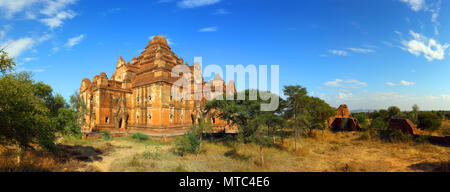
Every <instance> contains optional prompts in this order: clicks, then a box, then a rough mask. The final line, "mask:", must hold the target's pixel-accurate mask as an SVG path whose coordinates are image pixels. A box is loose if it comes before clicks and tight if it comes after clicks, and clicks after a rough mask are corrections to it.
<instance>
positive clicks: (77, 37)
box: [64, 34, 85, 48]
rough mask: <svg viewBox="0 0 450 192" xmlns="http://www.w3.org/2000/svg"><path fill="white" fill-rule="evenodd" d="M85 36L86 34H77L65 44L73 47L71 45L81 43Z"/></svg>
mask: <svg viewBox="0 0 450 192" xmlns="http://www.w3.org/2000/svg"><path fill="white" fill-rule="evenodd" d="M84 37H85V35H84V34H82V35H79V36H76V37H72V38H70V39H69V40H67V43H66V44H64V46H65V47H68V48H71V47H73V46H75V45H77V44H78V43H80V42H81V40H83V39H84Z"/></svg>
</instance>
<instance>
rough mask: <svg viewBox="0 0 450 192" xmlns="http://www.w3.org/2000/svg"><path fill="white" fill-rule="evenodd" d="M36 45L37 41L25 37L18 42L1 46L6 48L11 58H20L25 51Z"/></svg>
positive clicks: (8, 42)
mask: <svg viewBox="0 0 450 192" xmlns="http://www.w3.org/2000/svg"><path fill="white" fill-rule="evenodd" d="M34 44H35V41H34V40H33V39H32V38H31V37H24V38H20V39H17V40H9V41H7V42H5V43H3V44H1V45H0V47H2V48H3V47H4V48H5V50H6V52H8V54H9V56H11V57H18V56H19V55H21V54H22V53H23V52H24V51H26V50H29V49H31V48H32V47H33V46H34Z"/></svg>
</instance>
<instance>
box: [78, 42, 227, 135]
mask: <svg viewBox="0 0 450 192" xmlns="http://www.w3.org/2000/svg"><path fill="white" fill-rule="evenodd" d="M176 65H185V66H187V67H188V68H189V69H190V73H191V75H192V77H193V78H192V80H190V82H191V85H192V86H191V93H192V94H191V99H185V98H183V99H182V100H179V99H174V96H173V95H172V92H171V89H172V86H173V85H174V84H175V82H176V81H177V80H178V79H180V78H182V77H172V76H171V72H172V69H173V67H175V66H176ZM196 71H197V72H196ZM198 71H201V69H200V65H198V64H197V63H196V64H194V65H192V66H189V65H188V63H187V62H184V61H183V59H182V58H179V57H178V56H176V55H175V54H174V53H173V52H172V51H171V48H170V47H169V46H168V44H167V41H166V39H165V38H164V37H162V36H155V37H154V38H153V39H152V40H151V41H150V43H149V44H148V46H147V47H146V48H145V50H144V51H143V52H142V53H141V55H140V56H138V57H137V58H136V57H135V58H133V59H132V61H131V62H129V61H128V62H125V61H124V60H123V59H122V57H120V58H119V61H118V62H117V65H116V71H115V73H114V74H113V75H112V76H111V78H108V77H107V75H106V74H105V73H100V75H96V76H95V77H94V79H93V81H92V82H91V80H89V79H83V81H82V83H81V87H80V98H81V100H82V101H83V103H85V107H84V109H86V110H85V117H84V120H83V126H82V132H84V133H90V132H100V131H109V132H112V133H135V132H140V133H146V134H148V135H155V136H158V135H159V136H160V135H167V136H171V135H180V134H183V133H184V132H185V131H186V130H187V129H188V128H190V127H191V126H192V125H193V124H194V122H196V121H198V120H199V119H200V118H202V117H203V118H207V119H205V121H206V122H210V123H211V125H212V126H213V127H214V128H215V131H229V130H231V129H233V128H230V126H228V125H227V124H226V122H224V121H222V120H221V119H218V118H214V115H212V114H207V115H202V112H203V111H202V109H201V106H202V104H204V103H205V102H206V100H205V97H203V96H201V95H200V96H201V99H200V100H194V95H195V93H201V91H202V88H203V87H206V86H208V85H209V86H210V87H213V90H214V89H215V88H223V92H226V91H227V90H228V93H234V92H235V89H234V82H232V81H231V82H230V83H228V85H225V82H224V81H223V80H222V78H221V77H220V76H218V75H216V76H215V77H214V79H213V80H211V81H210V82H205V81H204V80H203V77H202V75H201V72H198ZM184 75H186V74H184ZM194 77H197V78H194ZM194 79H197V81H195V80H194ZM213 82H215V83H214V86H211V85H212V84H213ZM194 83H197V85H200V86H197V87H198V88H197V89H194V87H195V86H194ZM218 84H221V85H222V86H217V87H216V85H218ZM227 88H228V89H227ZM181 90H182V89H181V88H180V92H182V91H181ZM214 96H216V95H213V97H214Z"/></svg>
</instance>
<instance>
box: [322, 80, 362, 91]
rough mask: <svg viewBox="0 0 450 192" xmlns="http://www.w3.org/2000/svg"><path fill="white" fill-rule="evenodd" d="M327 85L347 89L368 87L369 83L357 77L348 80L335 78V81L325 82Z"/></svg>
mask: <svg viewBox="0 0 450 192" xmlns="http://www.w3.org/2000/svg"><path fill="white" fill-rule="evenodd" d="M325 85H326V86H329V87H339V88H346V89H347V88H353V89H357V88H363V87H367V83H365V82H361V81H358V80H355V79H348V80H342V79H335V80H334V81H328V82H325Z"/></svg>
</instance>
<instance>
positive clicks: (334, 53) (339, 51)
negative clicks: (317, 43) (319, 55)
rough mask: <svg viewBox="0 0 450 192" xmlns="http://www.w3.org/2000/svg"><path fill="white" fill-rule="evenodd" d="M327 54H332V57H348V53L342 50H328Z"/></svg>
mask: <svg viewBox="0 0 450 192" xmlns="http://www.w3.org/2000/svg"><path fill="white" fill-rule="evenodd" d="M328 52H330V53H332V54H333V55H338V56H348V55H349V54H348V52H347V51H344V50H337V49H332V50H328Z"/></svg>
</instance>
